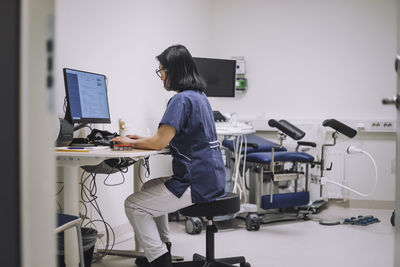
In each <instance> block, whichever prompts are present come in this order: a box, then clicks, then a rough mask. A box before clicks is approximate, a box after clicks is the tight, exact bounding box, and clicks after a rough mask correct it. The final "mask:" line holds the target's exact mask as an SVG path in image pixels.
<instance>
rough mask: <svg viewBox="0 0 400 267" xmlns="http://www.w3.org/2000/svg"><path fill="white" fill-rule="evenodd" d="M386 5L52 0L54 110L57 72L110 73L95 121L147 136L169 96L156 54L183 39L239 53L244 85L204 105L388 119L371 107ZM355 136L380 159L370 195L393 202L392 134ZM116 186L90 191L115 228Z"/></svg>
mask: <svg viewBox="0 0 400 267" xmlns="http://www.w3.org/2000/svg"><path fill="white" fill-rule="evenodd" d="M394 7H395V1H394V0H384V1H374V0H370V1H366V0H351V1H344V0H340V1H336V0H335V1H328V0H324V1H318V0H300V1H299V0H285V1H273V0H268V1H261V0H247V1H239V0H212V1H202V0H190V1H188V0H169V1H161V0H159V1H139V0H116V1H106V0H87V1H79V0H68V1H66V0H59V1H57V2H56V49H57V50H56V53H57V57H56V58H57V62H56V66H55V67H56V69H55V70H56V107H57V108H58V115H59V116H63V113H62V108H61V107H62V103H63V98H64V95H65V93H64V84H63V78H62V68H63V67H70V68H76V69H82V70H87V71H91V72H97V73H103V74H106V75H107V76H108V78H109V84H108V85H109V101H110V108H111V116H112V118H111V119H112V124H111V125H105V126H104V127H105V128H107V129H110V130H112V131H117V127H118V126H117V120H118V118H119V117H122V118H124V119H125V120H126V121H127V123H128V125H129V126H130V130H131V132H135V133H139V134H146V132H147V130H146V129H147V128H149V130H150V133H154V131H155V129H156V127H157V124H158V121H159V119H160V117H161V116H162V113H163V111H164V109H165V106H166V103H167V101H168V99H169V97H170V96H171V95H170V94H169V93H167V92H165V91H164V90H163V88H162V84H161V81H160V80H159V79H158V77H157V76H156V74H155V73H154V70H155V69H156V68H157V67H158V62H157V61H156V59H155V56H156V55H158V54H159V53H161V52H162V51H163V50H164V49H165V48H166V47H168V46H169V45H172V44H177V43H181V44H184V45H186V46H187V47H188V49H189V50H190V51H191V53H192V55H194V56H205V57H220V58H230V57H231V56H244V57H245V59H246V68H247V78H248V81H249V89H248V91H247V92H246V93H244V94H242V95H238V96H237V97H236V98H234V99H230V98H223V99H218V98H212V99H211V104H212V106H213V108H214V109H218V110H221V111H223V112H229V113H231V112H238V113H240V114H245V115H249V116H259V115H261V114H264V115H263V116H264V117H265V118H277V119H281V118H286V119H309V120H321V119H326V118H337V119H340V120H349V119H355V120H359V119H362V120H366V119H385V120H388V119H389V120H394V119H395V112H394V109H393V107H385V106H382V105H381V104H380V101H381V99H382V98H384V97H388V96H390V95H393V94H394V88H395V81H396V80H395V73H394V71H393V62H394V56H395V51H396V49H395V48H396V27H395V8H394ZM358 138H360V139H357V142H358V144H359V145H363V146H364V147H365V148H368V149H369V148H371V149H372V150H373V151H369V152H371V153H373V154H374V153H375V154H376V155H378V156H377V157H378V159H377V160H378V162H379V163H378V167H379V168H380V170H381V172H382V177H381V179H382V181H384V182H381V184H380V185H379V186H378V191H377V194H376V195H374V196H373V197H372V198H370V199H373V200H393V199H394V191H393V188H394V187H393V184H394V176H393V174H392V173H391V166H389V165H390V164H389V162H391V161H392V160H393V159H394V157H395V152H394V151H395V150H394V146H395V141H394V138H393V134H388V135H384V134H383V135H382V134H376V135H374V134H373V135H368V134H367V135H362V136H361V137H358ZM392 148H393V149H392ZM392 150H393V151H392ZM385 152H388V154H385ZM364 164H365V162H363V161H362V160H361V162H360V161H357V163H354V165H352V166H354V168H355V169H357V170H360V169H361V170H362V173H361V175H359V176H357V178H355V180H352V183H353V184H352V185H354V186H359V185H361V186H363V185H364V184H365V186H366V187H367V186H368V184H367V181H365V179H366V178H364V177H362V176H364V174H365V173H368V175H370V173H369V170H366V169H363V167H362V166H364ZM352 168H353V167H352ZM349 170H350V173H351V174H354V172H353V169H349ZM127 175H128V176H127V177H131V176H130V175H131V174H130V173H129V174H127ZM115 179H118V178H117V177H116V178H115ZM369 179H370V178H369V176H368V181H369ZM128 180H129V179H128ZM386 182H387V183H386ZM99 184H101V183H99ZM126 186H127V188H129V189H126V188H125V187H124V188H123V189H122V188H121V187H111V188H100V189H99V192H100V194H101V195H100V196H99V201H101V202H102V203H101V204H102V207H103V211H104V214H105V215H106V219H109V220H110V222H111V225H113V226H117V225H120V224H122V223H126V221H127V220H126V218H125V215H124V212H123V200H124V198H125V197H126V196H127V195H128V194H129V193H130V188H131V181H127V184H126ZM362 189H365V190H367V189H368V188H360V190H362ZM352 197H354V198H357V197H356V196H352ZM107 198H109V199H112V204H110V202H107V201H106V200H105V199H107ZM100 199H104V200H100Z"/></svg>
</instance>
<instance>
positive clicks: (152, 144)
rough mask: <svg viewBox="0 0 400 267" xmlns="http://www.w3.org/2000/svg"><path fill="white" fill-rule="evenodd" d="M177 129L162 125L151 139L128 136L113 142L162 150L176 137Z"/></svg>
mask: <svg viewBox="0 0 400 267" xmlns="http://www.w3.org/2000/svg"><path fill="white" fill-rule="evenodd" d="M175 134H176V129H175V128H174V127H171V126H168V125H166V124H161V126H160V127H159V128H158V130H157V132H156V133H155V134H154V135H153V136H151V137H144V138H140V139H131V138H129V137H127V136H118V137H115V138H113V139H112V140H111V141H114V142H120V143H122V144H131V145H132V146H133V147H134V148H140V149H154V150H161V149H163V148H165V147H166V146H167V145H168V144H169V142H170V141H171V139H172V138H173V137H174V136H175Z"/></svg>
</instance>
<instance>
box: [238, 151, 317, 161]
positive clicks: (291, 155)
mask: <svg viewBox="0 0 400 267" xmlns="http://www.w3.org/2000/svg"><path fill="white" fill-rule="evenodd" d="M246 161H248V162H252V163H262V164H269V163H271V161H272V153H271V152H256V153H250V154H248V155H247V157H246ZM274 161H275V162H304V163H307V162H313V161H314V157H313V156H311V155H309V154H307V153H304V152H284V151H280V152H275V153H274Z"/></svg>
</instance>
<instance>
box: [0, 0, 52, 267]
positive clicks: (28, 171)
mask: <svg viewBox="0 0 400 267" xmlns="http://www.w3.org/2000/svg"><path fill="white" fill-rule="evenodd" d="M53 10H54V0H21V6H20V12H21V19H20V28H21V34H20V39H21V42H20V43H21V45H20V70H19V71H20V93H19V96H20V112H19V113H20V127H19V132H20V134H19V139H20V162H21V163H20V196H21V199H20V210H21V221H22V223H21V245H22V255H21V266H22V267H54V266H56V258H55V255H56V250H55V246H56V244H55V219H56V213H55V212H56V211H55V157H54V141H55V140H54V139H55V138H54V134H53V133H54V131H55V130H54V129H55V123H54V121H55V120H54V119H53V117H54V111H53V110H52V100H51V93H52V88H51V81H49V82H48V81H47V80H48V79H49V72H48V65H47V64H48V59H49V52H48V51H50V50H51V49H50V48H51V47H49V48H48V45H47V44H48V40H49V31H51V29H50V28H51V24H52V15H53V14H54V11H53ZM4 242H7V241H5V240H4ZM0 261H1V260H0ZM0 265H1V263H0ZM2 266H3V265H2Z"/></svg>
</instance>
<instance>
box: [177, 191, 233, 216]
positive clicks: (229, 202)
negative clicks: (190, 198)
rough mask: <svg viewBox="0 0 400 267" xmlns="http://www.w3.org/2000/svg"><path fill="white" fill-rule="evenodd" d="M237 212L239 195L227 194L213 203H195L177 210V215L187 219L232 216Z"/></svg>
mask: <svg viewBox="0 0 400 267" xmlns="http://www.w3.org/2000/svg"><path fill="white" fill-rule="evenodd" d="M239 210H240V198H239V195H237V194H234V193H230V192H228V193H226V195H225V196H223V197H221V198H218V199H217V200H215V201H211V202H205V203H196V204H193V205H191V206H189V207H186V208H183V209H181V210H179V213H181V214H182V215H183V216H188V217H215V216H222V215H228V214H233V213H236V212H238V211H239Z"/></svg>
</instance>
